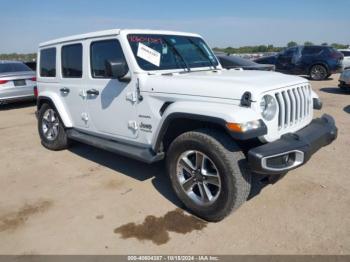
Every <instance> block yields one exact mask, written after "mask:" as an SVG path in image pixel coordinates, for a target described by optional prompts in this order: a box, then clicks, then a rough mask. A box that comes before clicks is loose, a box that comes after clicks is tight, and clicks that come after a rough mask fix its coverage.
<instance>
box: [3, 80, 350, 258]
mask: <svg viewBox="0 0 350 262" xmlns="http://www.w3.org/2000/svg"><path fill="white" fill-rule="evenodd" d="M338 77H339V76H338V75H334V76H333V79H330V80H327V81H322V82H313V83H312V85H313V88H314V90H315V91H316V92H317V93H318V94H319V95H320V97H321V99H322V100H323V103H324V107H323V109H322V110H321V111H320V112H316V113H315V114H316V116H319V115H321V114H323V113H328V114H331V115H333V116H334V117H335V119H336V123H337V126H338V128H339V136H338V139H337V140H336V141H335V142H334V143H333V144H331V145H330V146H328V147H326V148H323V149H322V150H321V151H319V152H317V153H316V154H315V155H314V156H313V158H312V159H311V160H310V162H309V163H308V164H307V165H305V166H303V167H301V168H299V169H297V170H295V171H292V172H290V173H289V174H288V175H287V176H286V177H284V178H283V179H282V180H281V181H279V182H277V183H276V184H274V185H267V186H265V187H264V188H263V189H262V190H261V191H260V193H259V194H257V195H256V196H254V197H253V198H252V199H250V200H249V201H248V202H247V203H246V204H245V205H243V206H242V207H241V208H240V209H239V210H237V211H236V212H235V213H234V214H232V215H231V216H229V217H228V218H227V219H225V220H224V221H222V222H219V223H210V224H207V223H205V222H203V221H199V220H198V219H196V218H194V217H191V216H189V215H187V214H184V213H183V211H182V209H181V204H180V203H179V202H178V200H177V199H176V197H175V195H174V193H173V192H172V190H171V187H170V184H169V181H168V178H167V177H166V174H165V172H164V167H163V163H158V164H156V165H151V166H149V165H146V164H142V163H139V162H136V161H133V160H130V159H127V158H124V157H120V156H117V155H113V154H111V153H108V152H104V151H102V150H99V149H95V148H92V147H89V146H86V145H81V144H76V145H75V146H74V147H72V148H71V149H70V150H66V151H60V152H52V151H48V150H46V149H45V148H43V147H42V146H41V144H40V141H39V138H38V134H37V128H36V119H35V115H34V112H35V106H34V105H33V104H32V103H20V104H16V105H7V106H1V108H0V155H1V158H0V167H1V169H0V254H159V253H162V254H350V216H349V214H350V191H349V188H350V179H349V174H350V153H349V152H350V134H349V127H350V94H346V93H342V92H340V91H339V89H338V88H337V80H338ZM130 236H136V237H131V238H130Z"/></svg>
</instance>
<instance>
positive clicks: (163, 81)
mask: <svg viewBox="0 0 350 262" xmlns="http://www.w3.org/2000/svg"><path fill="white" fill-rule="evenodd" d="M302 83H308V80H306V79H304V78H301V77H298V76H291V75H285V74H281V73H276V72H271V71H251V70H249V71H243V70H218V71H197V72H190V73H182V74H178V73H176V74H166V75H164V74H163V75H150V76H148V77H147V78H146V80H145V82H144V83H143V85H142V90H145V91H149V92H156V93H157V92H158V93H169V94H179V95H191V96H202V97H212V98H223V99H233V100H240V99H241V97H242V95H243V94H244V92H246V91H249V92H251V94H252V99H253V100H254V101H255V100H256V97H257V95H260V94H261V93H264V92H266V91H270V90H274V89H279V88H282V87H287V86H292V85H297V84H302Z"/></svg>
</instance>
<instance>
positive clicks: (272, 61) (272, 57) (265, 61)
mask: <svg viewBox="0 0 350 262" xmlns="http://www.w3.org/2000/svg"><path fill="white" fill-rule="evenodd" d="M276 59H277V55H270V56H264V57H261V58H257V59H254V62H255V63H258V64H270V65H275V64H276ZM275 70H276V67H275Z"/></svg>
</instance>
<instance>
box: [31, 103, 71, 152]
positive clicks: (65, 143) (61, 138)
mask: <svg viewBox="0 0 350 262" xmlns="http://www.w3.org/2000/svg"><path fill="white" fill-rule="evenodd" d="M50 114H51V115H50ZM45 126H46V128H45ZM50 129H51V131H49V130H50ZM38 131H39V136H40V139H41V144H42V145H43V146H44V147H46V148H47V149H50V150H55V151H56V150H63V149H66V148H68V147H69V144H70V141H69V139H68V137H67V134H66V131H65V128H64V125H63V122H62V120H61V118H60V116H59V114H58V112H57V111H56V109H55V108H54V107H52V106H51V105H49V104H43V105H42V106H41V108H40V110H39V113H38Z"/></svg>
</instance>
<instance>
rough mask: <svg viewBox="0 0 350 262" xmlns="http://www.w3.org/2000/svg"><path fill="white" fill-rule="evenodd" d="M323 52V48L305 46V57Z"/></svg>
mask: <svg viewBox="0 0 350 262" xmlns="http://www.w3.org/2000/svg"><path fill="white" fill-rule="evenodd" d="M321 51H322V47H317V46H305V47H304V49H303V55H316V54H319V53H320V52H321Z"/></svg>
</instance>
